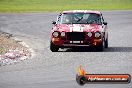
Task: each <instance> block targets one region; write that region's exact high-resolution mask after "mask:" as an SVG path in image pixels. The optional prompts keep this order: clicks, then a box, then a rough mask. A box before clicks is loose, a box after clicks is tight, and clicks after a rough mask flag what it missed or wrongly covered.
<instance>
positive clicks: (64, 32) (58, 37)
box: [50, 10, 108, 52]
mask: <svg viewBox="0 0 132 88" xmlns="http://www.w3.org/2000/svg"><path fill="white" fill-rule="evenodd" d="M52 24H53V25H54V26H53V28H52V31H51V41H50V50H51V51H52V52H56V51H58V50H59V48H74V47H95V48H96V49H97V50H98V51H103V49H104V48H107V47H108V31H107V22H105V21H104V18H103V16H102V13H101V12H99V11H91V10H90V11H89V10H71V11H63V12H62V13H60V14H59V16H58V17H57V21H56V22H55V21H53V22H52Z"/></svg>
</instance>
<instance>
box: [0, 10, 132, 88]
mask: <svg viewBox="0 0 132 88" xmlns="http://www.w3.org/2000/svg"><path fill="white" fill-rule="evenodd" d="M102 13H103V15H104V17H105V19H106V21H107V22H108V26H109V48H108V49H105V50H104V52H95V51H85V50H70V49H68V50H60V52H54V53H53V52H51V51H50V50H49V33H50V30H51V27H52V24H51V21H52V20H56V16H57V14H58V13H18V14H16V13H12V14H11V13H0V30H3V31H5V32H9V33H12V34H14V36H15V37H17V38H19V39H21V40H22V41H24V42H26V43H27V44H28V45H29V46H30V47H31V48H32V49H33V50H34V53H33V57H32V58H31V59H28V60H25V61H22V62H21V63H17V64H13V65H7V66H3V67H0V88H80V86H79V85H78V84H77V83H76V81H75V75H76V68H77V67H78V66H79V65H82V66H83V67H84V68H85V69H86V71H87V72H88V73H97V74H101V73H102V74H107V73H108V74H110V73H113V74H118V73H119V74H125V73H127V74H130V75H132V11H102ZM81 88H82V87H81ZM83 88H132V83H130V84H86V85H84V86H83Z"/></svg>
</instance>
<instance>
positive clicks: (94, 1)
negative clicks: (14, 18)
mask: <svg viewBox="0 0 132 88" xmlns="http://www.w3.org/2000/svg"><path fill="white" fill-rule="evenodd" d="M73 9H91V10H132V0H0V12H43V11H46V12H52V11H63V10H73Z"/></svg>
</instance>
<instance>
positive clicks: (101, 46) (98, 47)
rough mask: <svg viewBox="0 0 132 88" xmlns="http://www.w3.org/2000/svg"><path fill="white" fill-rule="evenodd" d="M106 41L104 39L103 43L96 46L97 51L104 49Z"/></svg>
mask: <svg viewBox="0 0 132 88" xmlns="http://www.w3.org/2000/svg"><path fill="white" fill-rule="evenodd" d="M104 43H105V42H104V40H103V41H102V43H101V44H100V45H98V46H97V47H96V50H97V51H103V50H104Z"/></svg>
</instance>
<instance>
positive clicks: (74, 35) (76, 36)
mask: <svg viewBox="0 0 132 88" xmlns="http://www.w3.org/2000/svg"><path fill="white" fill-rule="evenodd" d="M67 39H68V40H71V41H82V40H84V39H85V32H67Z"/></svg>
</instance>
